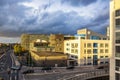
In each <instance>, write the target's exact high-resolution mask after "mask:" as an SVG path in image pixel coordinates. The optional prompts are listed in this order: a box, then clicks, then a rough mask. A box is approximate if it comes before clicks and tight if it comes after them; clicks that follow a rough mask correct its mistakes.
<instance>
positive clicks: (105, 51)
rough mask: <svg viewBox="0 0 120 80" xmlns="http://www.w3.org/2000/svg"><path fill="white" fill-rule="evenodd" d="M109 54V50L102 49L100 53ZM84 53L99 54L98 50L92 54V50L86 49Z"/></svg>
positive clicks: (94, 50)
mask: <svg viewBox="0 0 120 80" xmlns="http://www.w3.org/2000/svg"><path fill="white" fill-rule="evenodd" d="M108 52H109V50H108V49H105V50H104V49H100V53H108ZM84 53H88V54H91V53H98V49H93V52H92V50H91V49H87V50H86V49H85V50H84Z"/></svg>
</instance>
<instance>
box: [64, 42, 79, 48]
mask: <svg viewBox="0 0 120 80" xmlns="http://www.w3.org/2000/svg"><path fill="white" fill-rule="evenodd" d="M66 46H70V44H69V43H67V44H66ZM71 47H72V48H78V43H72V44H71Z"/></svg>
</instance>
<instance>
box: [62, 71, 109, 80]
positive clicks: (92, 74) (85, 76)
mask: <svg viewBox="0 0 120 80" xmlns="http://www.w3.org/2000/svg"><path fill="white" fill-rule="evenodd" d="M108 75H109V70H107V69H104V70H96V71H91V72H86V73H80V74H77V75H75V76H73V77H69V78H66V79H64V80H86V79H90V78H94V77H102V76H108Z"/></svg>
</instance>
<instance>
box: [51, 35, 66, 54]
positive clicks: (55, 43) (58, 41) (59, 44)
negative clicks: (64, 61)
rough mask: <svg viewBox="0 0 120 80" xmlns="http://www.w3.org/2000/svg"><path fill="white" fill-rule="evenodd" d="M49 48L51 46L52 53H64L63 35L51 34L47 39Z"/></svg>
mask: <svg viewBox="0 0 120 80" xmlns="http://www.w3.org/2000/svg"><path fill="white" fill-rule="evenodd" d="M49 42H50V46H52V47H53V48H54V49H53V52H64V35H63V34H51V35H50V37H49Z"/></svg>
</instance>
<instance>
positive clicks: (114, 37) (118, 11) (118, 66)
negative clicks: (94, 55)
mask: <svg viewBox="0 0 120 80" xmlns="http://www.w3.org/2000/svg"><path fill="white" fill-rule="evenodd" d="M110 52H111V53H112V56H111V58H110V80H120V0H111V1H110Z"/></svg>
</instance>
